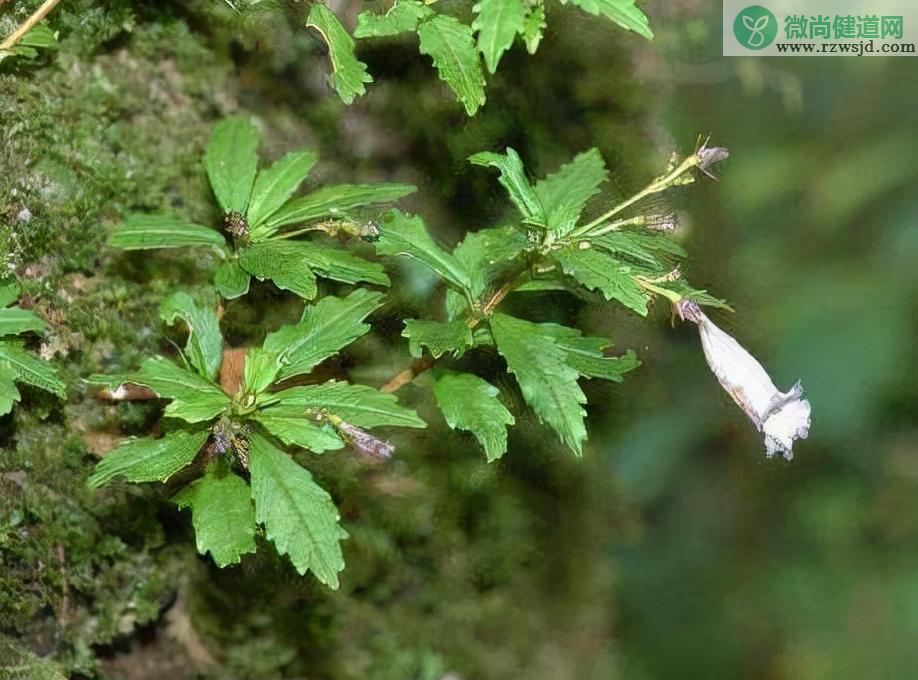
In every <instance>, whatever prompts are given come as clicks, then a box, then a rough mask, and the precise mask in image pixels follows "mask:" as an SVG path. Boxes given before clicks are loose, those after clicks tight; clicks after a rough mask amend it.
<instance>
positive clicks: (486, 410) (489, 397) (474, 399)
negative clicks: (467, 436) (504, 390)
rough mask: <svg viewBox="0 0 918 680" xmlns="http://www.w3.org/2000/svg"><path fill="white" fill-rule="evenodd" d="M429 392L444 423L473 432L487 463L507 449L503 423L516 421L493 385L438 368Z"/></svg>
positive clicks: (505, 424)
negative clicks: (482, 449)
mask: <svg viewBox="0 0 918 680" xmlns="http://www.w3.org/2000/svg"><path fill="white" fill-rule="evenodd" d="M433 392H434V397H436V399H437V406H439V407H440V411H441V412H442V413H443V417H444V418H445V419H446V423H447V425H449V426H450V427H451V428H452V429H454V430H466V431H468V432H471V433H472V434H473V435H475V438H476V439H477V440H478V442H479V443H480V444H481V446H482V447H483V448H484V450H485V456H486V457H487V459H488V462H489V463H490V462H492V461H495V460H497V459H498V458H500V457H501V456H503V455H504V454H505V453H506V452H507V426H508V425H513V424H514V423H515V422H516V420H515V419H514V418H513V414H512V413H510V411H508V410H507V409H506V408H505V407H504V405H503V404H501V403H500V400H498V398H497V395H498V393H499V390H498V389H497V388H496V387H494V386H493V385H491V384H490V383H488V382H487V381H485V380H482V379H481V378H479V377H478V376H477V375H472V374H471V373H456V372H454V371H446V370H444V369H439V371H438V373H437V377H436V382H435V383H434V387H433Z"/></svg>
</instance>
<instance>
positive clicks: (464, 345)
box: [402, 319, 473, 359]
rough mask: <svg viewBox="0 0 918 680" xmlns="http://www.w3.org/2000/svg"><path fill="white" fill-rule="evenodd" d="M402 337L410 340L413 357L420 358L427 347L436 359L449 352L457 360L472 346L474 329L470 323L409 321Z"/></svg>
mask: <svg viewBox="0 0 918 680" xmlns="http://www.w3.org/2000/svg"><path fill="white" fill-rule="evenodd" d="M402 337H405V338H408V349H409V351H410V352H411V356H413V357H420V356H421V354H422V353H423V348H424V347H427V349H428V351H429V352H430V354H431V356H433V358H434V359H439V358H440V357H441V356H443V355H444V354H446V353H447V352H450V353H452V355H453V356H454V357H456V358H459V357H461V356H462V355H463V354H465V351H466V350H467V349H469V348H470V347H471V346H472V344H473V340H472V329H471V328H470V327H469V324H468V322H466V321H464V320H461V319H460V320H457V321H427V320H425V319H408V320H407V321H405V330H404V331H402Z"/></svg>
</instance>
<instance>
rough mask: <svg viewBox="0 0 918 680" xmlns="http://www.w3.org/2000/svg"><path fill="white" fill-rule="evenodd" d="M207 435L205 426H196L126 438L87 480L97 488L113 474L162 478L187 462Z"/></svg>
mask: <svg viewBox="0 0 918 680" xmlns="http://www.w3.org/2000/svg"><path fill="white" fill-rule="evenodd" d="M209 436H210V431H209V430H207V429H206V428H199V429H194V430H186V429H178V430H173V431H172V432H169V433H168V434H166V435H165V436H164V437H162V438H160V439H151V438H149V437H145V438H143V439H130V440H128V441H127V442H125V443H124V444H121V445H120V446H119V447H117V448H116V449H115V450H113V451H109V452H108V453H107V454H105V458H103V459H102V460H101V461H99V462H98V463H97V464H96V468H95V470H93V473H92V475H91V476H90V477H89V480H88V482H87V483H88V484H89V486H90V487H91V488H98V487H100V486H102V485H103V484H107V483H108V482H110V481H112V480H113V479H114V478H115V477H124V479H126V480H127V481H129V482H165V481H166V480H168V479H169V478H170V477H172V475H174V474H175V473H176V472H178V471H179V470H181V469H183V468H185V467H187V466H188V465H190V464H191V462H192V461H193V460H194V459H195V456H197V455H198V451H200V450H201V447H202V446H204V443H205V442H206V441H207V438H208V437H209Z"/></svg>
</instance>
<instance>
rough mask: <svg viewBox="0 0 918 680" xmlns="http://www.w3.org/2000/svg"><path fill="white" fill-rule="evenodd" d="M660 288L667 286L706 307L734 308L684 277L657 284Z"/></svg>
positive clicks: (668, 288)
mask: <svg viewBox="0 0 918 680" xmlns="http://www.w3.org/2000/svg"><path fill="white" fill-rule="evenodd" d="M657 285H658V286H660V288H665V289H667V290H671V291H673V292H675V293H678V294H679V295H680V296H681V297H684V298H685V299H686V300H692V301H693V302H697V303H698V304H699V305H702V306H704V307H714V308H716V309H727V310H730V311H731V312H732V311H733V308H732V307H731V306H730V305H729V304H727V301H726V300H722V299H720V298H717V297H714V296H713V295H711V294H710V293H708V291H706V290H698V289H696V288H693V287H692V286H691V285H689V283H688V282H687V281H685V280H684V279H677V280H675V281H666V282H663V283H659V284H657Z"/></svg>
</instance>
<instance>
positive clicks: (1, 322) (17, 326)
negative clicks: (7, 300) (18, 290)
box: [0, 307, 46, 335]
mask: <svg viewBox="0 0 918 680" xmlns="http://www.w3.org/2000/svg"><path fill="white" fill-rule="evenodd" d="M45 325H46V324H45V322H44V321H43V320H42V319H40V318H38V317H37V316H35V313H34V312H33V311H31V310H29V309H20V308H19V307H10V308H8V309H0V335H19V334H20V333H25V332H27V331H40V330H44V328H45Z"/></svg>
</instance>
